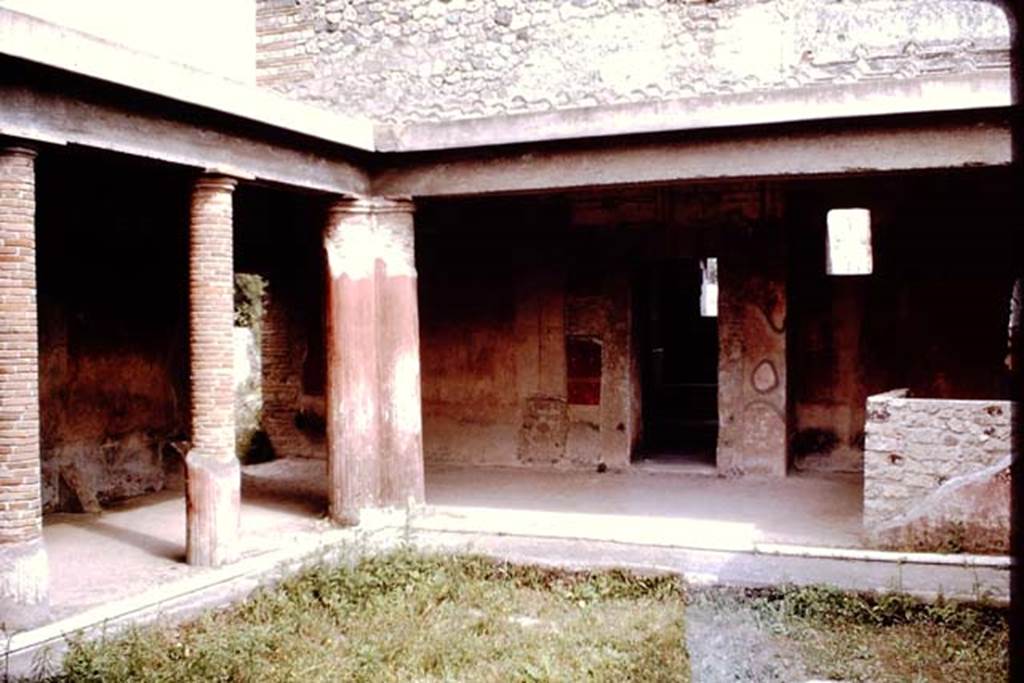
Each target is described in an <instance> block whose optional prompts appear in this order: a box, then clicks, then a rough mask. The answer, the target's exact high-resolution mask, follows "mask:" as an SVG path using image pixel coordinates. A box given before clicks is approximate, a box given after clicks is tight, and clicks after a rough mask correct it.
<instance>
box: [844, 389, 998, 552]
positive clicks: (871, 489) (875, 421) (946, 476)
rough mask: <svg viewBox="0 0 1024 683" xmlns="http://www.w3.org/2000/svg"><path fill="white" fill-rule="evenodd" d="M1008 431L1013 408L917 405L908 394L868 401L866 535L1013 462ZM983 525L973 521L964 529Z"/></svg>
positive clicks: (957, 403) (951, 403)
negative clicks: (953, 486) (957, 483)
mask: <svg viewBox="0 0 1024 683" xmlns="http://www.w3.org/2000/svg"><path fill="white" fill-rule="evenodd" d="M1010 431H1011V429H1010V403H1009V402H1007V401H957V400H943V399H927V398H921V399H917V398H908V397H907V392H906V390H897V391H893V392H889V393H886V394H879V395H877V396H871V397H870V398H868V401H867V420H866V424H865V432H866V436H865V450H864V527H865V529H866V530H867V531H868V533H869V534H873V533H874V532H875V531H877V530H879V529H881V528H882V527H884V526H886V525H887V524H889V523H891V522H894V521H896V520H898V518H900V517H901V516H904V515H906V514H907V513H910V512H912V510H913V509H914V508H915V507H917V506H919V505H921V504H922V503H924V502H925V501H926V499H928V498H929V496H931V495H932V494H933V493H935V492H936V491H937V490H938V489H939V488H940V487H941V486H943V485H945V484H949V483H952V482H954V480H956V479H958V478H965V477H968V476H971V475H973V474H975V473H978V472H980V471H982V470H984V469H986V468H991V467H993V466H996V465H997V464H999V463H1000V462H1001V461H1003V460H1004V459H1006V458H1007V457H1008V456H1009V454H1010ZM1007 493H1008V489H1007ZM1002 518H1003V519H1002V522H1000V523H1001V524H1008V521H1009V507H1008V506H1007V507H1006V508H1005V509H1004V510H1003V511H1002ZM983 519H985V517H984V516H981V515H976V514H971V513H969V514H968V515H967V516H965V517H964V518H963V519H960V520H959V522H960V523H961V524H967V525H969V524H971V523H976V522H979V521H982V520H983ZM993 523H996V522H993ZM998 529H1001V530H1003V531H1005V529H1004V528H1003V527H998ZM998 529H997V530H998ZM979 531H984V530H979ZM976 533H978V532H976ZM1006 539H1007V537H1006V536H1005V534H1004V537H1003V541H1004V543H1005V542H1006Z"/></svg>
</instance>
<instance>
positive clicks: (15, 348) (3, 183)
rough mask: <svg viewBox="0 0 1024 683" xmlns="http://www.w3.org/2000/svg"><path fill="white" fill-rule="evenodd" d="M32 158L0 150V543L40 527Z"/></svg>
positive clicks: (33, 533)
mask: <svg viewBox="0 0 1024 683" xmlns="http://www.w3.org/2000/svg"><path fill="white" fill-rule="evenodd" d="M34 158H35V154H34V152H32V151H30V150H22V149H2V150H0V265H2V268H0V543H13V542H20V541H30V540H33V539H35V538H38V537H39V535H40V533H41V531H42V513H41V501H40V495H39V383H38V373H39V356H38V354H39V352H38V340H37V335H38V332H37V324H36V319H37V314H36V235H35V208H36V202H35V170H34V164H35V161H34Z"/></svg>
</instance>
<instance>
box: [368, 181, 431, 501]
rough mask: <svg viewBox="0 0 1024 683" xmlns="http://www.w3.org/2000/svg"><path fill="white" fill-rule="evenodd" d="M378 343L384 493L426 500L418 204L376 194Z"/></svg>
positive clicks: (391, 498)
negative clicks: (415, 207) (415, 210)
mask: <svg viewBox="0 0 1024 683" xmlns="http://www.w3.org/2000/svg"><path fill="white" fill-rule="evenodd" d="M372 204H373V209H372V210H373V214H374V216H375V217H376V228H377V242H378V245H379V254H378V258H377V304H378V313H379V315H378V321H377V322H378V326H377V345H378V352H377V353H378V360H379V364H380V365H379V367H380V409H381V416H380V417H381V421H380V426H381V465H382V469H381V484H382V486H381V494H382V497H383V503H384V504H385V505H389V506H391V505H397V506H401V505H405V504H407V503H409V502H413V503H422V502H423V499H424V492H423V417H422V401H421V397H420V393H421V391H420V322H419V303H418V301H419V300H418V295H417V291H416V250H415V237H414V229H413V204H412V202H411V201H408V200H388V199H376V200H374V201H373V203H372Z"/></svg>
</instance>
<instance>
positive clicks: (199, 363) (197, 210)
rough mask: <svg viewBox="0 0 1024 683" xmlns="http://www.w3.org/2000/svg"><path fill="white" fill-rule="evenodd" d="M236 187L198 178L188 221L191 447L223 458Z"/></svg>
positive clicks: (229, 398) (230, 396)
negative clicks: (189, 231)
mask: <svg viewBox="0 0 1024 683" xmlns="http://www.w3.org/2000/svg"><path fill="white" fill-rule="evenodd" d="M234 188H235V181H234V180H233V179H230V178H222V177H217V176H206V177H203V178H200V179H199V180H198V181H197V182H196V186H195V191H194V193H193V195H192V210H191V221H190V227H191V233H190V242H189V294H190V297H191V299H190V301H191V304H190V307H189V341H190V352H191V358H190V362H191V379H192V384H191V390H192V448H193V449H194V450H198V451H200V452H202V453H203V454H204V455H206V456H208V457H214V458H217V459H221V460H228V459H231V458H234V456H235V414H234V406H235V378H234V371H233V368H234V344H233V339H234V337H233V335H234V319H235V312H234V311H235V308H234V307H235V303H234V302H235V300H234V277H233V273H234V265H233V258H234V254H233V253H232V246H231V245H232V234H231V231H232V192H233V191H234Z"/></svg>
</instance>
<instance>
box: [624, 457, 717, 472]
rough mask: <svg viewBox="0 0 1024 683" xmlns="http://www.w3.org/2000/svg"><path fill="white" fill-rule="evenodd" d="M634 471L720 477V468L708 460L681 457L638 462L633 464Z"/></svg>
mask: <svg viewBox="0 0 1024 683" xmlns="http://www.w3.org/2000/svg"><path fill="white" fill-rule="evenodd" d="M631 469H632V470H633V471H635V472H642V473H648V474H703V475H706V476H718V468H717V467H715V465H714V463H712V462H707V461H706V460H694V459H691V458H680V457H654V458H645V459H643V460H637V461H636V462H634V463H633V464H632V468H631Z"/></svg>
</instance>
